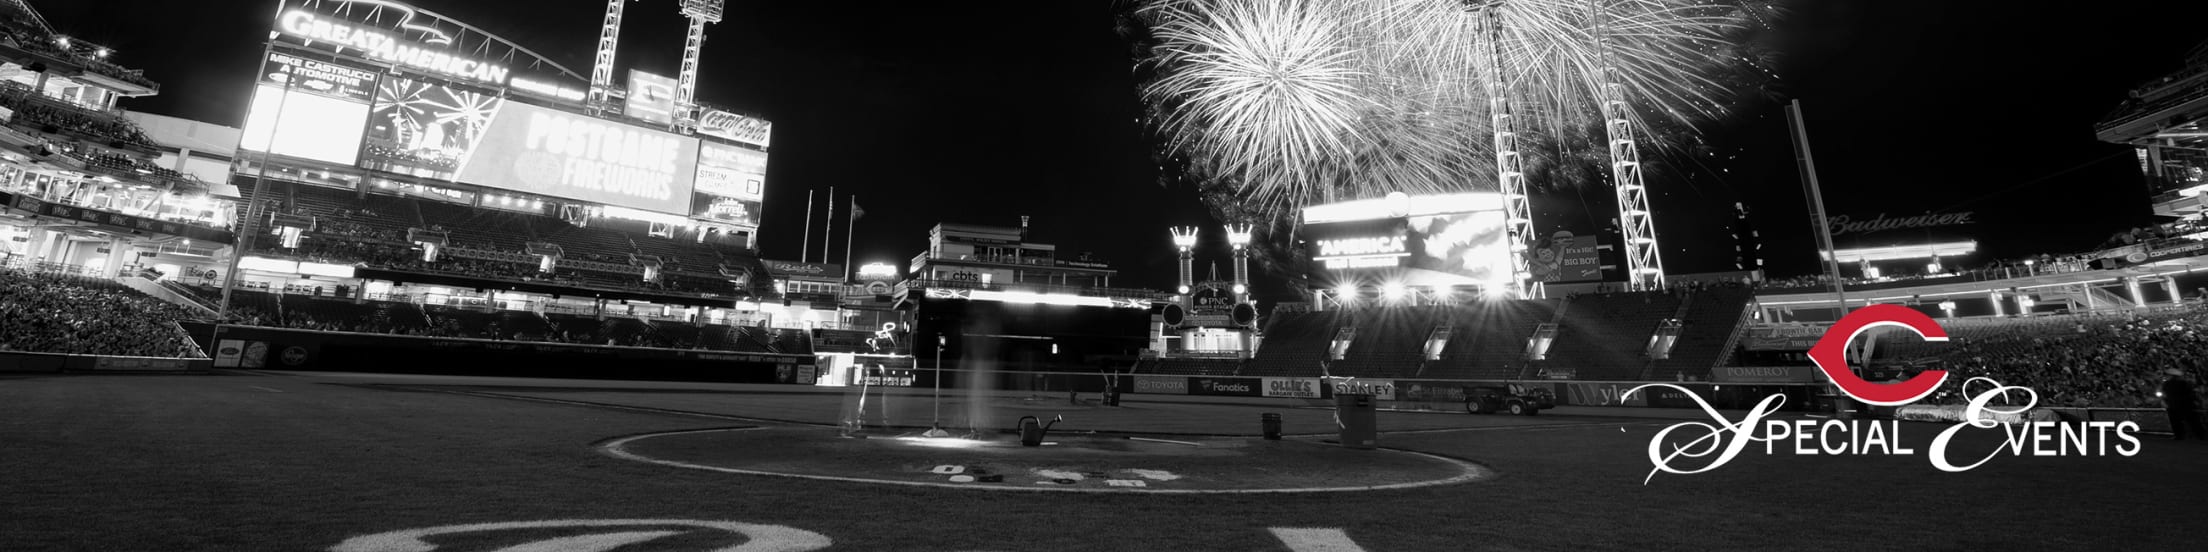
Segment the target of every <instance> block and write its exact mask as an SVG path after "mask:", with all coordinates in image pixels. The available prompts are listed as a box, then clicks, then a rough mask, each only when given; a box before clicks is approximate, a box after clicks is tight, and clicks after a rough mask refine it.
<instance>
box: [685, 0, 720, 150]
mask: <svg viewBox="0 0 2208 552" xmlns="http://www.w3.org/2000/svg"><path fill="white" fill-rule="evenodd" d="M721 2H722V0H682V15H683V17H688V18H690V32H689V33H687V34H684V35H683V39H682V70H681V72H679V73H676V76H675V109H677V110H680V111H682V113H681V116H680V117H676V118H677V119H679V120H681V121H682V125H683V126H685V127H687V126H690V125H693V124H695V123H696V122H697V120H698V103H697V99H696V98H697V94H698V54H699V52H700V51H701V50H703V49H705V24H707V23H719V22H720V21H721V7H722V4H721Z"/></svg>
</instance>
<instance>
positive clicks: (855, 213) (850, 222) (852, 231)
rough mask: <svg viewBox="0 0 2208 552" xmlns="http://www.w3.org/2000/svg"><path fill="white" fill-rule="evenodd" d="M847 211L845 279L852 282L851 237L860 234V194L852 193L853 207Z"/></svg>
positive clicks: (844, 258)
mask: <svg viewBox="0 0 2208 552" xmlns="http://www.w3.org/2000/svg"><path fill="white" fill-rule="evenodd" d="M846 211H849V212H846V213H844V214H843V218H844V223H843V224H844V229H843V281H844V282H850V281H851V242H852V240H851V238H852V236H856V235H858V234H857V232H858V229H859V194H851V208H850V209H846Z"/></svg>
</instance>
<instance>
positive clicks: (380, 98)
mask: <svg viewBox="0 0 2208 552" xmlns="http://www.w3.org/2000/svg"><path fill="white" fill-rule="evenodd" d="M505 103H506V102H505V101H504V100H501V99H499V98H498V97H497V96H492V95H489V94H482V93H478V92H473V91H468V90H462V89H457V88H450V87H446V86H441V85H437V84H432V83H427V82H422V81H418V80H414V79H408V78H400V77H392V78H388V79H383V83H382V84H379V85H377V86H376V102H375V109H374V111H372V112H371V113H370V114H369V122H368V136H367V137H366V141H367V146H366V147H365V148H364V149H363V150H362V152H361V158H360V167H361V168H364V169H373V170H379V171H385V172H393V173H399V174H409V175H414V176H421V177H427V178H436V179H441V180H456V179H458V178H459V176H460V165H461V163H463V162H465V161H466V160H467V156H468V153H469V152H470V151H473V150H474V149H475V146H476V143H477V142H479V141H480V140H482V138H483V133H484V131H486V130H488V129H489V128H490V126H491V118H492V117H493V116H495V115H497V114H498V110H499V107H500V106H501V105H503V104H505Z"/></svg>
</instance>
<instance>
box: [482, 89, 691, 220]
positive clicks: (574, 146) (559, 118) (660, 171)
mask: <svg viewBox="0 0 2208 552" xmlns="http://www.w3.org/2000/svg"><path fill="white" fill-rule="evenodd" d="M697 161H698V142H697V140H696V139H693V138H686V137H683V136H680V135H677V134H673V133H668V132H660V131H657V130H651V129H647V128H643V127H638V126H633V125H626V124H621V123H616V122H611V121H606V120H603V119H597V118H593V117H590V116H587V115H578V114H574V113H567V112H564V111H558V110H554V109H548V108H542V107H537V106H533V105H528V104H521V103H513V102H507V103H506V104H505V105H504V106H501V107H500V108H499V109H498V110H497V113H496V117H494V118H493V119H492V120H491V123H490V125H489V126H488V127H487V128H486V129H485V130H484V131H483V134H482V136H481V138H480V139H479V140H478V141H477V145H476V147H475V151H474V152H472V154H468V155H465V156H464V157H463V159H462V163H461V166H462V168H461V169H460V178H459V180H460V181H461V182H466V183H469V184H475V185H479V186H490V187H493V188H504V189H508V190H516V191H523V192H529V193H536V194H544V195H549V196H556V197H565V198H572V199H579V200H583V201H589V202H593V203H603V204H606V205H615V206H620V207H627V208H630V209H638V210H644V211H653V212H659V213H669V214H675V215H685V214H688V213H689V211H690V207H691V206H690V183H691V181H692V179H694V178H695V177H696V173H694V172H692V171H690V170H688V167H690V166H692V165H695V164H696V163H697Z"/></svg>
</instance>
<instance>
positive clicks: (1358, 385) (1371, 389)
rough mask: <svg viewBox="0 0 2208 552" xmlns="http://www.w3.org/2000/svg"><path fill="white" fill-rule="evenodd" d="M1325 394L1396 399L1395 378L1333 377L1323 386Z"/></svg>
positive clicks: (1384, 399)
mask: <svg viewBox="0 0 2208 552" xmlns="http://www.w3.org/2000/svg"><path fill="white" fill-rule="evenodd" d="M1325 391H1326V394H1327V396H1334V395H1372V398H1373V399H1375V400H1382V401H1392V400H1396V393H1395V380H1384V379H1364V378H1347V379H1335V380H1330V381H1328V382H1327V385H1326V386H1325Z"/></svg>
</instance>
